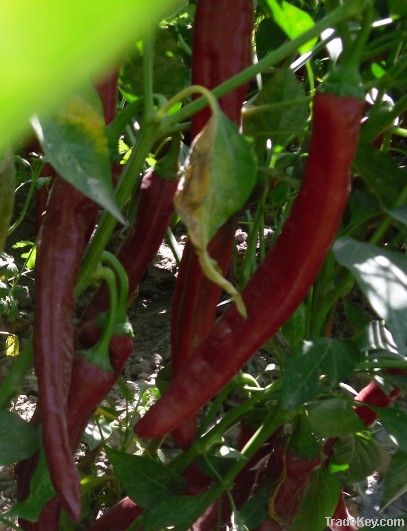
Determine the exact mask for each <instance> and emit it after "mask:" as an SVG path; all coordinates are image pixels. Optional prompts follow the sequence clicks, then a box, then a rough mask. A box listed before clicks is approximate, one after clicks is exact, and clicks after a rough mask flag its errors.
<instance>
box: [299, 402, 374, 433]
mask: <svg viewBox="0 0 407 531" xmlns="http://www.w3.org/2000/svg"><path fill="white" fill-rule="evenodd" d="M306 411H307V414H308V422H309V423H310V426H311V430H312V432H313V433H314V434H315V435H316V436H318V437H341V436H343V435H347V434H349V433H354V432H356V431H359V430H361V429H363V427H364V425H363V423H362V421H361V420H360V418H359V417H358V416H357V414H356V413H355V412H354V410H353V408H352V404H351V403H350V402H349V401H348V400H344V399H341V398H330V399H327V400H322V401H320V402H311V404H309V405H308V406H307V408H306Z"/></svg>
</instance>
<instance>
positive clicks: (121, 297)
mask: <svg viewBox="0 0 407 531" xmlns="http://www.w3.org/2000/svg"><path fill="white" fill-rule="evenodd" d="M101 262H102V263H103V264H105V265H107V266H108V267H109V268H110V269H111V270H112V271H113V272H114V273H115V275H116V282H117V320H116V322H117V323H122V322H124V321H126V306H127V300H128V297H129V279H128V277H127V273H126V271H125V269H124V267H123V266H122V264H121V262H120V260H119V259H118V258H117V256H115V255H114V254H112V253H109V252H108V251H103V253H102V257H101Z"/></svg>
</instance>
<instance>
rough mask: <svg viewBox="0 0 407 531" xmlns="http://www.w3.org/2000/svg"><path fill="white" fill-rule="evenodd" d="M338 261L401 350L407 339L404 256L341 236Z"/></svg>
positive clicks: (336, 245)
mask: <svg viewBox="0 0 407 531" xmlns="http://www.w3.org/2000/svg"><path fill="white" fill-rule="evenodd" d="M332 250H333V253H334V255H335V258H336V259H337V261H338V262H339V263H340V264H341V265H343V266H345V267H346V268H347V269H349V270H350V271H351V273H352V274H353V276H354V277H355V279H356V281H357V283H358V284H359V286H360V288H361V290H362V291H363V293H364V294H365V296H366V297H367V299H368V301H369V303H370V305H371V307H372V308H373V310H374V311H375V312H376V313H377V315H378V316H379V317H380V318H381V319H383V320H384V321H386V325H387V327H388V328H389V330H390V332H391V333H392V335H393V339H394V341H395V342H396V344H397V346H398V348H399V350H400V352H401V353H405V352H406V341H407V320H406V310H407V258H406V257H405V256H404V255H402V254H400V253H396V252H391V251H387V250H386V249H383V248H381V247H377V246H375V245H371V244H369V243H361V242H358V241H356V240H353V239H352V238H340V239H339V240H337V241H336V242H335V243H334V246H333V249H332Z"/></svg>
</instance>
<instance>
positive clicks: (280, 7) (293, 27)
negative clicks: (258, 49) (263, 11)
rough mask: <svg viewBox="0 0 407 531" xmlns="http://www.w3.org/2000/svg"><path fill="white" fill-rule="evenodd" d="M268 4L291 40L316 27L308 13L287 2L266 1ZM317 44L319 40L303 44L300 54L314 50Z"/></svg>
mask: <svg viewBox="0 0 407 531" xmlns="http://www.w3.org/2000/svg"><path fill="white" fill-rule="evenodd" d="M266 2H267V4H268V6H269V7H270V9H271V13H272V15H273V18H274V20H275V21H276V23H277V24H278V25H279V26H280V28H281V29H282V30H283V31H284V32H285V33H286V34H287V35H288V37H290V38H291V39H295V38H296V37H298V36H299V35H301V34H302V33H304V32H305V31H307V30H309V29H310V28H312V26H313V25H314V21H313V20H312V18H311V16H310V15H309V14H308V13H307V12H306V11H303V10H302V9H300V8H299V7H297V6H295V5H293V4H291V3H289V2H286V1H285V0H278V1H277V0H266ZM316 42H317V39H312V40H311V41H309V42H307V43H306V44H303V45H302V46H301V47H300V48H299V50H300V52H301V53H305V52H308V51H309V50H312V48H313V47H314V46H315V44H316Z"/></svg>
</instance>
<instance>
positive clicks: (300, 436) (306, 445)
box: [290, 413, 321, 459]
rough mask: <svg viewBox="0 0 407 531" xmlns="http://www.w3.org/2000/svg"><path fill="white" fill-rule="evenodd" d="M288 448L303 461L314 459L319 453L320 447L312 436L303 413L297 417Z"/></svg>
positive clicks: (307, 420) (306, 417) (308, 423)
mask: <svg viewBox="0 0 407 531" xmlns="http://www.w3.org/2000/svg"><path fill="white" fill-rule="evenodd" d="M290 448H291V450H292V451H293V452H294V453H295V455H298V456H299V457H303V458H304V459H314V458H315V457H317V456H318V455H319V454H320V453H321V447H320V445H319V444H318V442H317V441H316V439H315V437H314V435H313V434H312V429H311V425H310V422H309V419H308V416H307V415H305V414H304V413H301V414H300V415H298V417H297V422H296V425H295V429H294V432H293V434H292V435H291V437H290Z"/></svg>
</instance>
